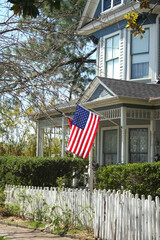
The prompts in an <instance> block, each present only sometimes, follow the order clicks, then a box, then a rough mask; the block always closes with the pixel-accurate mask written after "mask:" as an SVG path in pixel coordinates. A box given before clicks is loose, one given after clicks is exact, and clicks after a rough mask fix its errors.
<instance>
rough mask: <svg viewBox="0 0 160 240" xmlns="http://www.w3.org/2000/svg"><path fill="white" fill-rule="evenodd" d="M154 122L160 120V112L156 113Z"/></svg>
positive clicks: (156, 111)
mask: <svg viewBox="0 0 160 240" xmlns="http://www.w3.org/2000/svg"><path fill="white" fill-rule="evenodd" d="M154 120H160V110H155V111H154Z"/></svg>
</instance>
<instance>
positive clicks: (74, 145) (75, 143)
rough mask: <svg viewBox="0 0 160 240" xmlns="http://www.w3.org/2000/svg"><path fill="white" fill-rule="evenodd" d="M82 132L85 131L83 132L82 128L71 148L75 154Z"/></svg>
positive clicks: (79, 129)
mask: <svg viewBox="0 0 160 240" xmlns="http://www.w3.org/2000/svg"><path fill="white" fill-rule="evenodd" d="M82 131H83V130H82V129H81V128H78V131H77V133H76V135H75V138H74V142H73V144H72V146H71V151H72V152H73V153H74V152H75V148H76V147H77V142H78V140H79V137H80V135H81V132H82Z"/></svg>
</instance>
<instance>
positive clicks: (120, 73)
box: [119, 30, 124, 79]
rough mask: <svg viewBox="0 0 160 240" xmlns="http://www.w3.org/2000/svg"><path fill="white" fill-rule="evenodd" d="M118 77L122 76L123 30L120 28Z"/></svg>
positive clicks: (121, 77)
mask: <svg viewBox="0 0 160 240" xmlns="http://www.w3.org/2000/svg"><path fill="white" fill-rule="evenodd" d="M119 49H120V50H119V68H120V69H119V78H120V79H123V78H124V77H123V76H124V74H123V73H124V30H121V33H120V42H119Z"/></svg>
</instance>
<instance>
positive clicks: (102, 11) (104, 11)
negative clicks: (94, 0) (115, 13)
mask: <svg viewBox="0 0 160 240" xmlns="http://www.w3.org/2000/svg"><path fill="white" fill-rule="evenodd" d="M104 1H105V0H102V6H101V13H102V14H103V13H106V12H108V11H110V10H111V9H115V8H117V7H119V6H121V5H123V4H124V0H121V3H120V4H117V5H115V6H113V2H114V0H111V7H110V8H108V9H105V10H104Z"/></svg>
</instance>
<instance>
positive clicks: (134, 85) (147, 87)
mask: <svg viewBox="0 0 160 240" xmlns="http://www.w3.org/2000/svg"><path fill="white" fill-rule="evenodd" d="M98 79H99V80H100V81H101V82H102V83H103V84H105V85H106V87H108V88H109V89H110V90H111V91H112V92H113V93H115V95H117V96H121V97H133V98H141V99H154V98H158V97H160V84H146V83H139V82H133V81H125V80H116V79H109V78H103V77H98Z"/></svg>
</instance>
